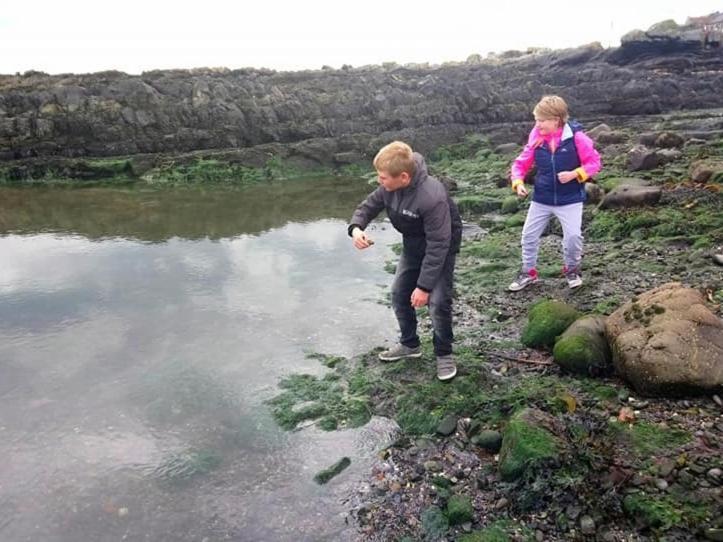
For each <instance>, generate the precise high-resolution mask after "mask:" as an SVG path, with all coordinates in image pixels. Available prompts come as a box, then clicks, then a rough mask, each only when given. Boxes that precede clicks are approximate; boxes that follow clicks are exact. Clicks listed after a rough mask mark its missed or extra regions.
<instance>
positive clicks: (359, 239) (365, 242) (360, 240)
mask: <svg viewBox="0 0 723 542" xmlns="http://www.w3.org/2000/svg"><path fill="white" fill-rule="evenodd" d="M351 238H352V241H353V242H354V246H355V247H356V248H358V249H359V250H363V249H365V248H369V247H370V246H372V245H373V244H374V241H372V239H371V238H370V237H368V236H367V234H366V233H364V232H363V231H362V230H361V229H360V228H354V229H353V230H352V232H351Z"/></svg>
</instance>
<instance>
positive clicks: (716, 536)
mask: <svg viewBox="0 0 723 542" xmlns="http://www.w3.org/2000/svg"><path fill="white" fill-rule="evenodd" d="M703 535H704V536H705V538H706V540H713V541H715V542H723V529H716V528H714V527H710V528H708V529H706V530H705V531H703Z"/></svg>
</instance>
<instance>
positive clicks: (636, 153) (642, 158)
mask: <svg viewBox="0 0 723 542" xmlns="http://www.w3.org/2000/svg"><path fill="white" fill-rule="evenodd" d="M661 163H662V159H661V158H660V156H658V152H657V151H656V150H655V149H650V148H648V147H646V146H644V145H635V146H634V147H633V148H632V149H630V151H628V169H629V170H630V171H645V170H649V169H655V168H656V167H658V166H659V165H660V164H661Z"/></svg>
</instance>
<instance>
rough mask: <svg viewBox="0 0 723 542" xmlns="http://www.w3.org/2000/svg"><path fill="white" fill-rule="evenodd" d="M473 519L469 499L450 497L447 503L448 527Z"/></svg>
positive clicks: (472, 509) (457, 496)
mask: <svg viewBox="0 0 723 542" xmlns="http://www.w3.org/2000/svg"><path fill="white" fill-rule="evenodd" d="M473 518H474V508H473V507H472V501H471V500H470V498H469V497H467V496H463V495H452V496H451V497H450V498H449V501H447V519H448V520H449V524H450V525H460V524H462V523H466V522H468V521H472V519H473Z"/></svg>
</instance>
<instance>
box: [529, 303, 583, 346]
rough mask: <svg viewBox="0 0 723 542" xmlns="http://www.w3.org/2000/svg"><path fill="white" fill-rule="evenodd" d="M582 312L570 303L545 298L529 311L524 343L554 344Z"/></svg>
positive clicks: (530, 344)
mask: <svg viewBox="0 0 723 542" xmlns="http://www.w3.org/2000/svg"><path fill="white" fill-rule="evenodd" d="M579 316H580V313H579V312H578V311H577V310H576V309H575V308H574V307H571V306H570V305H568V304H566V303H563V302H561V301H556V300H543V301H540V302H538V303H535V304H534V305H532V307H531V308H530V311H529V313H528V316H527V318H528V322H527V325H526V326H525V329H524V330H523V331H522V337H521V340H522V343H523V344H524V345H525V346H530V347H535V346H543V345H546V346H552V345H554V344H555V339H556V338H557V337H558V335H560V334H561V333H562V332H563V331H565V330H566V329H567V328H568V326H569V325H570V324H572V323H573V322H574V321H575V320H577V319H578V317H579Z"/></svg>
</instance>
